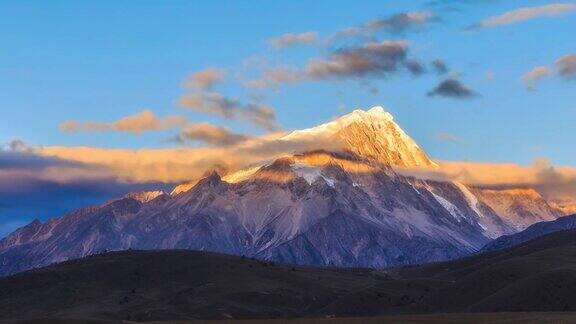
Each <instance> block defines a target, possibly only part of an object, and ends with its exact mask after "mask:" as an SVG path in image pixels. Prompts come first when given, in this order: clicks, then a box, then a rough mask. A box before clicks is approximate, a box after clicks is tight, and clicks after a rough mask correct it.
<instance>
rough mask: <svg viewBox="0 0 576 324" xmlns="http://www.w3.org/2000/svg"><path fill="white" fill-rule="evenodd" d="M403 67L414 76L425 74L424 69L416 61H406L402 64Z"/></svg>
mask: <svg viewBox="0 0 576 324" xmlns="http://www.w3.org/2000/svg"><path fill="white" fill-rule="evenodd" d="M404 66H405V67H406V68H407V69H408V71H409V72H410V73H412V75H414V76H419V75H422V74H424V73H426V68H425V67H424V66H423V65H422V63H420V62H419V61H417V60H414V59H408V60H406V61H405V62H404Z"/></svg>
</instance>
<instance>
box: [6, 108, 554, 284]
mask: <svg viewBox="0 0 576 324" xmlns="http://www.w3.org/2000/svg"><path fill="white" fill-rule="evenodd" d="M299 141H308V142H314V141H317V142H318V143H330V144H331V145H330V148H329V149H327V148H326V147H319V148H318V149H311V150H306V151H301V152H293V153H291V154H286V155H283V156H274V157H270V160H269V161H266V162H263V163H261V164H258V165H252V166H249V167H247V168H245V169H241V170H236V171H233V172H228V173H225V174H224V173H222V172H220V173H219V172H218V171H216V170H213V171H211V172H208V173H206V175H205V177H203V178H201V179H197V180H194V181H190V182H187V183H184V184H181V185H179V186H177V187H175V188H174V190H173V191H172V192H171V193H169V194H168V193H164V192H160V191H157V192H143V193H130V194H128V195H126V196H124V197H121V198H119V199H115V200H113V201H110V202H108V203H106V204H103V205H101V206H93V207H87V208H83V209H79V210H76V211H74V212H72V213H70V214H67V215H64V216H62V217H59V218H54V219H50V220H48V221H46V222H44V223H42V222H40V221H37V220H36V221H33V222H31V223H30V224H28V225H26V226H24V227H22V228H20V229H18V230H16V231H15V232H13V233H12V234H10V235H8V236H7V237H5V238H4V239H2V240H1V241H0V275H8V274H11V273H15V272H19V271H22V270H26V269H30V268H36V267H40V266H45V265H48V264H51V263H56V262H62V261H65V260H69V259H74V258H79V257H83V256H87V255H90V254H95V253H100V252H103V251H110V250H127V249H143V250H150V249H189V250H200V251H213V252H222V253H228V254H235V255H245V256H249V257H255V258H258V259H262V260H273V261H280V262H286V263H292V264H299V265H321V266H343V267H391V266H399V265H410V264H419V263H423V262H430V261H442V260H448V259H454V258H458V257H462V256H465V255H468V254H471V253H474V252H476V251H478V250H480V249H481V248H482V247H483V246H484V245H486V244H487V243H488V242H490V241H491V240H493V239H495V238H498V237H500V236H502V235H507V234H513V233H516V232H518V231H521V230H523V229H525V228H526V227H528V226H530V225H532V224H534V223H536V222H540V221H551V220H555V219H557V218H558V217H561V216H563V215H564V213H563V212H562V211H561V210H560V209H559V208H556V207H553V206H552V205H551V204H550V203H548V202H547V201H546V200H545V199H544V198H543V197H542V196H541V195H540V194H539V193H538V192H536V191H534V190H532V189H527V188H517V189H506V190H495V189H486V188H478V187H471V186H467V185H465V184H462V183H459V182H455V181H449V180H446V181H433V180H424V179H420V178H417V177H413V176H408V175H403V174H402V173H401V172H398V171H397V170H398V168H412V167H418V168H427V169H431V170H434V169H435V168H437V167H438V166H437V165H436V163H435V162H434V161H433V160H431V159H430V158H429V157H428V155H427V154H426V153H425V152H424V151H423V150H422V149H421V148H420V147H419V146H418V145H417V144H416V143H415V141H414V140H413V139H412V138H410V137H409V136H408V135H407V134H406V133H405V132H404V131H403V130H402V129H401V128H400V127H399V126H398V124H396V122H395V121H394V119H393V117H392V116H391V115H390V114H389V113H388V112H385V111H384V109H383V108H381V107H374V108H372V109H370V110H367V111H363V110H355V111H353V112H352V113H350V114H348V115H344V116H342V117H340V118H338V119H336V120H334V121H331V122H329V123H326V124H323V125H320V126H317V127H313V128H310V129H305V130H298V131H294V132H292V133H290V134H288V135H286V136H284V137H282V138H281V139H280V140H279V143H280V144H282V143H292V142H299ZM280 144H279V145H280Z"/></svg>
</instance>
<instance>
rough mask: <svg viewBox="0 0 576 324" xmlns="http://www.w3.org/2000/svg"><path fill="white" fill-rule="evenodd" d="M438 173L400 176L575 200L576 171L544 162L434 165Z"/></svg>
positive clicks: (539, 160)
mask: <svg viewBox="0 0 576 324" xmlns="http://www.w3.org/2000/svg"><path fill="white" fill-rule="evenodd" d="M436 162H437V163H438V165H439V168H438V169H437V170H424V169H419V170H416V169H411V170H407V169H403V170H398V172H399V173H401V174H404V175H409V176H415V177H419V178H423V179H430V180H438V181H445V180H450V181H458V182H462V183H465V184H469V185H474V186H481V187H496V188H497V187H502V188H506V187H510V188H512V187H533V188H536V189H538V190H539V191H541V193H542V194H544V195H545V196H549V197H575V196H576V167H573V166H554V165H552V164H551V163H550V161H548V160H547V159H538V160H536V161H535V162H534V163H533V164H532V165H519V164H516V163H478V162H459V161H436Z"/></svg>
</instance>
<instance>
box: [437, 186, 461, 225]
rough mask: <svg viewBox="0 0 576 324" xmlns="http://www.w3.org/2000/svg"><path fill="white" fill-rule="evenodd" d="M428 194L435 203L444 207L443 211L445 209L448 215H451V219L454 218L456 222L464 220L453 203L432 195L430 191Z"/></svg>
mask: <svg viewBox="0 0 576 324" xmlns="http://www.w3.org/2000/svg"><path fill="white" fill-rule="evenodd" d="M430 193H431V194H432V196H434V199H436V201H437V202H438V203H440V205H442V207H444V209H446V210H447V211H448V212H449V213H450V215H452V217H454V218H455V219H456V220H457V221H460V219H462V218H465V217H464V216H463V215H462V213H461V212H460V209H458V207H456V206H455V205H454V204H453V203H451V202H449V201H448V200H446V199H445V198H444V197H441V196H439V195H437V194H435V193H433V192H432V191H430Z"/></svg>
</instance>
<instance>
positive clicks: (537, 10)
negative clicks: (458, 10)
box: [471, 3, 576, 28]
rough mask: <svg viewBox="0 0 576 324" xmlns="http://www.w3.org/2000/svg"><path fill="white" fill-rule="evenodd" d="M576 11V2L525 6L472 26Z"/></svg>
mask: <svg viewBox="0 0 576 324" xmlns="http://www.w3.org/2000/svg"><path fill="white" fill-rule="evenodd" d="M574 11H576V4H570V3H554V4H548V5H544V6H538V7H525V8H519V9H515V10H512V11H508V12H505V13H503V14H501V15H498V16H494V17H490V18H487V19H485V20H482V21H481V22H480V23H478V24H475V25H473V26H471V28H482V27H496V26H504V25H511V24H516V23H520V22H524V21H527V20H531V19H535V18H540V17H553V16H559V15H562V14H566V13H570V12H574Z"/></svg>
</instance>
